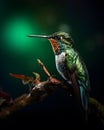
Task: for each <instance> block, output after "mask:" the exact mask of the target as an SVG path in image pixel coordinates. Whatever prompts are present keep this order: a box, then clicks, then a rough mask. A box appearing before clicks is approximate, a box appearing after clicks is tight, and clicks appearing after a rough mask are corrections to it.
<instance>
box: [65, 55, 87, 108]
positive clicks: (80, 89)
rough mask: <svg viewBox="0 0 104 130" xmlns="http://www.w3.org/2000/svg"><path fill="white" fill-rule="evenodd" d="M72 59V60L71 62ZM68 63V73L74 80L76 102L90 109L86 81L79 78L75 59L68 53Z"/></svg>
mask: <svg viewBox="0 0 104 130" xmlns="http://www.w3.org/2000/svg"><path fill="white" fill-rule="evenodd" d="M70 60H72V61H71V62H70ZM66 65H67V68H69V70H68V71H69V72H68V73H70V80H71V82H72V86H73V93H74V96H75V99H76V102H77V104H78V106H81V107H82V108H83V110H87V109H88V96H87V94H86V84H85V82H84V81H82V80H81V79H80V78H79V75H78V73H77V69H76V63H75V59H73V58H72V59H70V56H69V55H67V58H66Z"/></svg>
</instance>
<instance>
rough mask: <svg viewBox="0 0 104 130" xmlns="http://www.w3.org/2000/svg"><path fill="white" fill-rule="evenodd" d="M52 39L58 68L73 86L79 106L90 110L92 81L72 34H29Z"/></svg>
mask: <svg viewBox="0 0 104 130" xmlns="http://www.w3.org/2000/svg"><path fill="white" fill-rule="evenodd" d="M29 37H38V38H46V39H48V40H49V41H50V43H51V45H52V49H53V52H54V55H55V63H56V68H57V71H58V72H59V74H60V75H61V76H62V78H63V79H64V80H65V81H67V83H68V85H69V87H70V86H72V88H73V95H74V96H75V99H76V101H77V103H78V104H79V106H80V107H81V108H82V109H83V110H85V111H88V97H89V90H90V81H89V74H88V70H87V67H86V65H85V63H84V61H83V60H82V57H81V56H80V54H79V53H78V51H77V49H76V47H75V43H74V41H73V39H72V37H71V35H70V34H68V33H66V32H55V33H53V34H52V35H47V36H45V35H29Z"/></svg>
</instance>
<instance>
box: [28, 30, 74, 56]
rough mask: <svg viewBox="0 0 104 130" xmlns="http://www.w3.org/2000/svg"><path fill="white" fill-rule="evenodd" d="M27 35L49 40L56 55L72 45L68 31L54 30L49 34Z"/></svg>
mask: <svg viewBox="0 0 104 130" xmlns="http://www.w3.org/2000/svg"><path fill="white" fill-rule="evenodd" d="M28 37H38V38H46V39H48V40H49V41H50V43H51V45H52V48H53V51H54V53H55V54H56V55H58V54H60V53H61V52H63V51H65V49H66V48H71V47H73V44H74V42H73V40H72V38H71V36H70V35H69V34H68V33H65V32H55V33H53V34H51V35H47V36H46V35H28Z"/></svg>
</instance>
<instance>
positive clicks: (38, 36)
mask: <svg viewBox="0 0 104 130" xmlns="http://www.w3.org/2000/svg"><path fill="white" fill-rule="evenodd" d="M28 37H36V38H46V39H50V36H45V35H28Z"/></svg>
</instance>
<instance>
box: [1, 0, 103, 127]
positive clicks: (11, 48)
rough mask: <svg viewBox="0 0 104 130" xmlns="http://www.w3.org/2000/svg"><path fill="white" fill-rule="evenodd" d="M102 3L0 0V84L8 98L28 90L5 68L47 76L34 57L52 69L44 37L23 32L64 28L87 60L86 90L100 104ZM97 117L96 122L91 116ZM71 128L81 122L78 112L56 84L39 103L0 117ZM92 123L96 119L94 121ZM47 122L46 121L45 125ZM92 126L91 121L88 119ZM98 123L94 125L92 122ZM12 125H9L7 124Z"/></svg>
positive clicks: (13, 121) (53, 71) (17, 123)
mask: <svg viewBox="0 0 104 130" xmlns="http://www.w3.org/2000/svg"><path fill="white" fill-rule="evenodd" d="M103 17H104V5H103V2H101V1H100V0H99V1H94V0H93V1H92V0H84V1H81V0H64V1H56V0H50V1H48V0H44V1H43V0H1V1H0V87H1V89H2V90H3V91H6V92H7V93H9V94H10V95H11V96H12V97H13V99H15V98H16V97H17V96H20V95H21V94H23V93H26V92H28V88H27V87H26V86H23V84H22V82H21V81H20V80H18V79H15V78H13V77H10V75H9V73H16V74H25V75H28V76H33V74H32V72H38V73H40V74H41V79H42V80H46V79H47V77H46V76H45V75H44V72H43V71H42V69H41V68H40V66H39V65H38V63H37V58H39V59H40V60H41V61H42V62H43V63H44V64H45V65H46V67H47V68H48V70H49V72H50V73H51V74H52V75H55V77H57V78H61V77H60V76H59V74H58V73H57V71H56V68H55V63H54V54H53V52H52V49H51V46H50V44H49V42H48V41H47V40H44V39H29V38H27V37H26V35H28V34H52V33H54V32H57V31H60V30H61V31H66V32H68V33H70V34H71V35H72V37H73V39H74V41H75V43H76V47H77V49H78V51H79V53H80V54H81V55H82V57H83V59H84V60H85V63H86V65H87V68H88V71H89V76H90V82H91V92H90V96H91V97H93V98H95V99H97V100H98V101H99V102H101V103H102V104H104V82H103V80H104V78H103V73H104V63H103V62H104V18H103ZM97 123H98V122H97ZM4 124H7V126H8V127H9V126H11V127H12V125H13V124H15V127H19V126H23V127H25V126H28V127H32V126H33V127H34V129H35V127H38V128H40V127H43V128H49V129H50V128H51V127H52V128H56V126H57V128H59V127H60V128H61V127H62V128H67V127H69V129H70V128H74V127H77V126H81V125H82V124H83V123H82V120H81V116H80V113H78V112H77V110H76V108H75V107H74V103H73V100H72V99H71V98H70V97H69V96H67V94H66V93H65V92H63V91H61V90H58V91H56V93H55V94H53V95H52V96H50V97H47V98H46V99H45V101H43V102H42V103H39V104H36V105H33V106H30V107H27V108H25V109H24V110H21V111H19V112H17V113H15V114H14V115H13V117H10V120H7V121H5V122H3V125H2V126H5V125H4ZM95 124H96V123H95ZM48 126H49V127H48ZM92 126H93V125H92ZM98 126H99V125H98ZM13 128H14V127H13Z"/></svg>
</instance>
